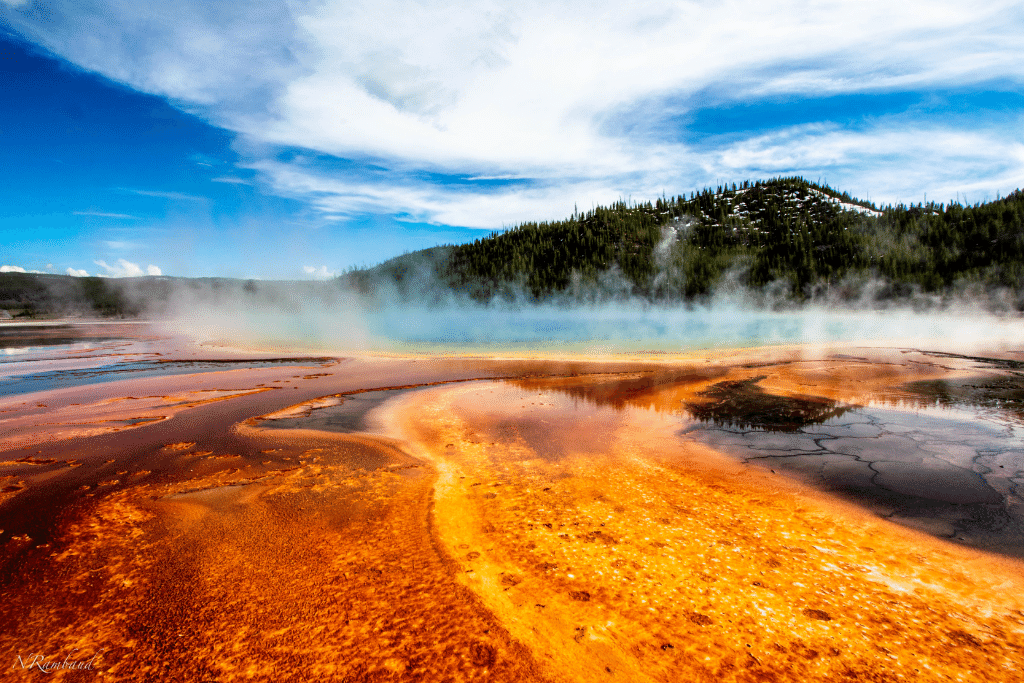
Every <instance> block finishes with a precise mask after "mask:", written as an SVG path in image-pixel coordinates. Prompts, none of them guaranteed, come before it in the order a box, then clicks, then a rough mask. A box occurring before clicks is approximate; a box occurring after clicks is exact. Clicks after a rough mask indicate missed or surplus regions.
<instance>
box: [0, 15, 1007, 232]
mask: <svg viewBox="0 0 1024 683" xmlns="http://www.w3.org/2000/svg"><path fill="white" fill-rule="evenodd" d="M5 2H7V4H8V5H10V4H11V2H10V0H5ZM39 4H44V5H46V6H48V8H49V10H50V11H47V12H33V11H27V10H26V11H20V10H16V9H2V8H0V15H2V16H3V18H4V19H5V20H6V21H7V23H8V24H9V25H10V26H12V27H13V28H14V29H15V30H17V31H19V32H21V33H22V34H23V35H25V36H27V37H28V38H29V39H31V40H33V41H36V42H37V43H39V44H41V45H43V46H44V47H46V48H47V49H49V50H52V51H53V52H55V53H57V54H59V55H60V56H62V57H64V58H65V59H68V60H70V61H72V62H74V63H76V64H78V65H80V66H82V67H83V68H86V69H89V70H92V71H96V72H98V73H101V74H103V75H104V76H107V77H109V78H112V79H114V80H117V81H120V82H122V83H125V84H128V85H129V86H131V87H133V88H136V89H138V90H141V91H143V92H147V93H154V94H157V95H161V96H164V97H167V98H169V99H170V100H171V101H173V102H175V103H176V104H178V105H179V106H181V107H183V108H185V109H187V110H188V111H191V112H194V113H197V114H199V115H201V116H203V117H205V118H206V119H207V120H209V121H211V122H213V123H214V124H216V125H219V126H223V127H225V128H228V129H230V130H232V131H234V132H235V133H236V134H237V135H238V136H239V145H238V148H239V149H241V150H244V153H245V154H246V155H248V159H247V166H249V167H250V168H251V169H253V170H256V171H257V172H258V173H259V175H260V176H261V180H262V181H265V183H261V185H265V187H267V188H269V189H270V190H271V191H274V192H278V193H281V194H284V195H286V196H289V197H294V198H298V199H302V200H304V201H307V202H309V203H310V204H311V205H313V206H314V207H316V208H318V209H319V210H321V211H323V212H324V213H325V214H327V215H338V214H340V215H345V214H347V213H351V212H358V211H384V212H391V213H403V214H407V215H409V216H413V217H416V219H417V220H425V221H430V222H436V223H450V224H458V225H470V226H481V227H499V226H500V225H501V224H508V223H510V222H516V221H518V220H523V219H526V218H550V217H552V216H553V215H554V216H557V215H560V213H564V212H565V211H564V208H563V209H562V210H561V211H560V212H555V213H554V214H552V213H543V214H542V213H540V212H542V211H553V210H554V209H555V205H556V204H558V205H560V206H563V207H564V206H571V205H572V204H573V203H579V204H580V205H581V206H589V205H590V204H591V203H592V202H603V201H608V200H609V198H610V199H615V198H618V197H625V196H628V195H633V196H639V197H643V198H650V197H652V196H656V195H660V194H661V193H662V191H667V192H668V193H670V194H671V193H672V192H674V191H683V190H687V189H690V188H693V187H695V186H700V185H703V184H705V183H714V182H715V181H716V180H718V179H722V180H725V179H730V180H738V179H743V178H745V177H759V176H764V175H770V174H774V173H782V174H789V173H794V172H801V173H805V174H807V175H809V176H811V177H813V178H817V177H819V176H821V175H827V176H828V177H829V179H830V180H831V181H833V183H834V184H836V185H840V184H842V183H844V182H845V183H850V182H854V183H856V184H858V186H859V187H864V188H865V189H869V190H870V191H871V192H872V195H873V196H875V197H878V198H879V199H895V198H896V197H895V196H893V195H896V194H901V195H903V196H916V195H918V194H920V193H921V192H922V191H935V192H939V191H941V190H942V189H944V188H946V187H947V186H949V185H950V183H952V179H953V178H954V177H955V176H957V175H960V176H961V177H970V178H972V179H974V181H975V182H976V183H978V184H979V186H985V187H987V188H988V189H989V190H991V191H993V192H994V191H995V190H999V189H1003V190H1005V189H1009V186H1012V184H1013V183H1015V182H1019V178H1020V177H1021V176H1022V171H1024V160H1022V159H1021V158H1020V156H1019V154H1018V152H1017V151H1016V150H1017V149H1018V148H1019V146H1020V144H1021V143H1022V141H1024V138H1022V136H1021V133H1020V130H1021V128H1020V126H1019V125H1018V122H1016V121H1014V122H1009V123H1007V122H1004V123H1003V124H1002V126H1001V127H999V126H993V127H989V128H988V129H986V130H983V131H981V132H979V133H976V134H968V132H967V131H970V130H971V129H976V128H978V126H976V125H974V124H965V123H964V121H963V120H954V119H943V120H941V121H939V122H938V123H936V122H934V121H931V122H921V121H917V120H910V121H907V120H891V119H886V118H885V117H879V118H870V120H865V121H862V122H859V124H858V125H857V126H854V127H850V126H847V127H845V128H837V127H836V125H834V124H835V122H832V121H828V120H821V121H819V122H817V124H814V123H812V124H807V125H801V126H795V127H793V126H787V127H782V128H779V127H774V128H773V129H772V130H770V131H769V132H767V133H766V132H765V131H764V130H759V131H756V132H752V131H746V132H744V131H740V132H738V133H736V134H734V135H732V136H731V137H728V139H723V140H722V141H717V142H715V143H714V144H712V145H711V146H708V145H706V144H698V143H697V142H695V141H694V140H693V139H692V136H689V135H688V134H687V126H688V121H690V119H691V118H692V116H693V114H694V112H697V111H700V110H702V109H707V108H715V107H719V106H724V105H729V104H734V103H743V102H752V101H763V100H766V99H769V100H770V99H776V100H777V99H779V98H789V99H790V100H793V101H795V102H797V105H795V106H799V100H800V99H801V98H820V97H824V96H829V95H844V94H862V95H865V96H871V95H875V94H879V93H886V92H907V91H928V90H935V89H939V90H941V89H964V88H967V89H970V88H991V87H1002V86H998V85H996V86H993V85H992V84H999V83H1004V84H1007V83H1008V84H1010V85H1007V86H1005V87H1006V88H1009V89H1010V90H1014V89H1017V90H1019V86H1018V85H1013V84H1019V83H1020V79H1021V76H1020V75H1021V74H1022V73H1024V31H1021V30H1020V27H1021V25H1022V22H1024V8H1022V6H1021V4H1020V3H1019V2H1017V1H1016V0H994V1H993V2H989V3H985V4H984V5H981V6H968V5H966V4H964V3H962V2H954V1H952V0H932V1H930V2H928V3H927V4H926V5H922V4H921V3H896V4H894V3H892V2H888V1H887V0H864V1H863V2H858V3H850V2H841V1H840V0H825V1H823V2H816V3H807V2H804V1H803V0H780V1H779V2H772V3H764V2H759V1H755V0H724V1H716V2H711V1H710V0H697V1H694V2H686V3H682V2H676V1H669V0H652V1H649V2H643V3H639V2H621V1H614V2H613V1H612V0H598V1H597V2H588V3H583V2H578V1H575V0H566V1H561V2H559V1H554V2H552V1H550V0H544V1H543V2H542V1H540V0H524V1H523V2H520V3H516V5H515V6H514V7H513V6H511V5H508V4H507V3H499V2H496V1H495V0H469V1H466V2H459V3H454V4H453V3H451V2H442V1H441V0H415V1H414V0H362V1H360V0H346V1H344V2H343V1H342V0H316V1H315V2H313V1H310V2H302V1H299V0H290V1H287V2H286V1H285V0H278V1H277V2H268V3H259V6H258V7H254V6H253V5H252V3H242V2H236V3H207V2H200V1H199V0H173V1H171V0H169V1H168V2H165V3H156V4H154V3H125V2H120V1H118V0H97V1H96V2H91V3H80V2H74V1H73V0H46V1H43V0H41V3H39ZM253 65H258V67H259V68H253ZM815 126H817V127H815ZM918 135H937V136H938V137H939V138H941V139H953V140H954V142H955V141H957V139H960V138H964V139H965V138H971V139H972V140H973V141H974V142H975V143H979V144H980V146H976V147H971V146H969V145H958V146H957V147H956V150H955V152H953V151H944V150H935V149H931V150H925V151H926V152H927V155H926V160H925V161H921V162H920V163H917V164H915V163H914V161H915V159H916V158H917V157H916V155H917V154H918V153H919V152H921V151H922V148H923V147H926V145H925V144H923V143H922V142H921V141H920V140H918V139H916V136H918ZM887 145H888V147H886V146H887ZM281 148H290V149H293V150H294V149H301V150H305V151H308V152H310V154H307V155H305V156H297V155H281V154H279V152H280V151H281ZM1003 149H1011V150H1013V151H1012V154H1011V155H1010V158H1009V159H1007V160H1003V161H1000V160H999V159H998V151H999V150H1003ZM323 155H333V156H335V157H341V158H344V159H348V160H352V161H354V162H358V164H362V165H361V166H358V167H357V168H355V169H354V170H353V169H352V168H349V167H345V168H343V169H340V170H339V168H338V167H337V165H335V164H318V163H316V158H317V157H318V156H323ZM908 166H909V169H908V168H907V167H908ZM901 167H902V168H904V169H905V170H908V172H907V173H902V174H901V173H900V172H899V169H900V168H901ZM369 168H373V169H377V170H382V172H376V171H374V172H370V171H368V170H367V169H369ZM965 174H969V175H965ZM438 176H445V177H446V178H447V177H449V176H453V177H457V178H458V179H459V183H461V184H459V183H454V184H453V182H451V181H450V180H447V179H441V180H438ZM723 176H724V177H723ZM485 177H486V178H510V179H515V180H514V181H510V182H508V183H506V184H504V185H501V184H500V183H498V184H497V186H496V185H495V183H494V182H493V181H486V180H482V178H485ZM472 178H476V179H477V180H470V179H472ZM893 180H896V181H898V186H897V189H895V190H893V191H892V192H891V193H890V194H889V196H885V195H886V193H887V192H888V188H887V187H885V185H886V183H889V182H890V181H893ZM218 181H219V182H237V181H236V180H234V179H232V178H231V177H230V176H224V177H222V178H219V179H218ZM1008 184H1009V186H1008ZM844 189H845V188H844ZM851 189H853V188H851ZM135 192H136V193H137V194H141V195H148V196H159V197H166V198H168V199H177V200H198V199H202V198H201V197H196V196H193V195H184V194H179V193H168V192H158V191H141V190H136V191H135ZM557 197H561V200H560V203H559V202H557V201H556V199H555V198H557ZM502 206H504V207H505V208H504V209H503V210H502V209H501V207H502ZM531 212H535V213H531Z"/></svg>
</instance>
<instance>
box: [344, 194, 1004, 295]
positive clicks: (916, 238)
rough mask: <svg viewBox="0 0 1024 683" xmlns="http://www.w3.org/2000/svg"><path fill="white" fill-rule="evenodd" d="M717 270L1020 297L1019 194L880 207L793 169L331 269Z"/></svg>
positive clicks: (405, 285) (648, 276) (665, 286)
mask: <svg viewBox="0 0 1024 683" xmlns="http://www.w3.org/2000/svg"><path fill="white" fill-rule="evenodd" d="M726 275H728V276H729V278H730V280H731V281H732V282H735V283H738V284H740V285H742V286H745V287H747V288H750V289H753V290H758V289H763V288H765V287H768V286H773V287H774V288H775V289H778V288H779V285H780V284H781V285H782V288H783V289H784V290H785V293H786V295H787V296H788V297H790V298H791V299H793V300H796V301H800V300H806V299H807V298H809V297H812V296H814V295H815V294H816V292H818V291H820V290H821V289H822V288H825V289H831V288H832V287H833V285H834V284H837V283H838V284H840V285H841V286H847V287H848V286H849V282H850V281H851V279H852V280H860V281H864V280H866V279H872V280H873V281H874V282H876V284H879V285H880V286H879V287H877V288H876V290H877V292H879V293H880V294H879V295H880V296H887V297H901V296H906V295H908V294H909V293H910V292H913V291H922V292H929V293H935V294H942V293H948V292H949V291H951V290H952V289H953V288H955V287H960V288H964V287H970V286H973V287H975V288H976V289H977V288H979V287H980V288H982V289H985V290H988V291H992V290H994V289H998V288H1002V289H1004V290H1008V291H1011V292H1014V293H1015V295H1016V298H1017V299H1018V300H1019V299H1020V296H1021V294H1022V290H1024V194H1022V193H1021V192H1020V191H1017V192H1015V193H1013V194H1012V195H1010V196H1008V197H1006V198H1002V199H999V200H996V201H994V202H989V203H986V204H976V205H974V206H963V205H960V204H949V205H943V204H927V205H924V204H918V205H916V206H915V205H912V206H904V205H899V206H895V207H893V206H887V207H884V208H881V209H880V208H878V207H875V206H874V205H872V204H870V203H868V202H863V201H860V200H857V199H854V198H852V197H850V196H849V195H848V194H846V193H840V192H838V191H836V190H833V189H832V188H829V187H827V186H824V185H819V184H816V183H811V182H809V181H807V180H804V179H803V178H777V179H773V180H768V181H757V182H745V183H743V184H742V185H739V186H737V185H732V186H725V187H718V188H715V189H710V188H709V189H705V190H703V191H701V192H699V193H692V194H691V195H690V196H689V197H685V196H679V197H673V198H668V199H665V198H662V199H658V200H657V201H655V202H654V203H650V202H648V203H641V204H632V205H629V204H626V203H623V202H619V203H616V204H613V205H612V206H610V207H597V208H595V209H592V210H591V211H589V212H587V213H583V214H574V215H573V216H571V217H569V218H567V219H565V220H562V221H554V222H545V223H524V224H522V225H519V226H517V227H515V228H512V229H510V230H508V231H506V232H502V233H492V234H491V235H489V236H488V237H485V238H483V239H478V240H476V241H474V242H472V243H469V244H462V245H449V246H446V247H436V248H434V249H430V250H425V251H421V252H413V253H411V254H407V255H405V256H401V257H398V258H395V259H391V260H390V261H387V262H385V263H383V264H381V265H380V266H377V267H375V268H370V269H366V270H359V271H354V272H351V273H348V274H346V275H345V276H343V278H342V280H343V282H345V283H347V284H348V285H351V286H353V287H355V288H356V289H358V290H359V291H361V292H363V293H364V294H372V293H373V292H378V291H387V292H389V293H393V294H397V295H399V296H401V297H403V298H405V297H408V296H413V297H415V296H423V295H424V294H423V292H424V291H427V292H428V293H429V295H433V296H437V291H436V290H435V289H431V288H430V287H428V286H426V284H425V283H432V284H435V285H437V286H439V287H440V288H441V289H442V290H443V291H447V292H450V293H452V292H453V293H458V294H460V295H463V296H469V297H471V298H473V299H476V300H478V301H488V300H490V299H492V298H494V297H503V298H517V297H523V296H526V297H527V298H530V299H535V300H544V299H550V298H552V297H563V298H565V297H567V298H569V299H576V300H578V299H587V298H593V297H605V296H615V295H619V294H625V295H630V296H639V297H643V298H646V299H649V300H652V301H666V300H667V301H673V300H694V299H700V298H702V297H706V296H707V295H709V293H711V292H712V291H713V290H714V288H715V287H716V285H718V284H719V283H720V282H721V281H722V279H723V277H724V276H726ZM413 283H416V284H413ZM852 295H853V293H852V291H851V292H850V296H852Z"/></svg>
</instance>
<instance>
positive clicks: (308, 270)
mask: <svg viewBox="0 0 1024 683" xmlns="http://www.w3.org/2000/svg"><path fill="white" fill-rule="evenodd" d="M302 272H303V273H305V274H306V275H310V276H312V277H314V278H317V279H320V280H327V279H329V278H332V277H337V275H338V271H336V270H327V266H320V267H319V268H317V267H316V266H302Z"/></svg>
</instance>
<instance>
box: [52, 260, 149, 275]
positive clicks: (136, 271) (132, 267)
mask: <svg viewBox="0 0 1024 683" xmlns="http://www.w3.org/2000/svg"><path fill="white" fill-rule="evenodd" d="M93 263H95V264H96V265H97V266H99V267H100V268H102V269H103V270H104V271H106V272H104V273H100V275H101V276H102V277H140V276H142V275H162V274H163V272H162V271H161V270H160V269H159V268H157V267H156V266H154V265H149V266H147V267H146V270H143V269H142V268H141V267H140V266H139V265H138V264H137V263H132V262H130V261H127V260H125V259H123V258H121V259H117V264H116V265H113V266H111V265H108V264H107V262H106V261H103V260H96V261H93ZM69 270H70V269H69ZM69 274H71V273H69Z"/></svg>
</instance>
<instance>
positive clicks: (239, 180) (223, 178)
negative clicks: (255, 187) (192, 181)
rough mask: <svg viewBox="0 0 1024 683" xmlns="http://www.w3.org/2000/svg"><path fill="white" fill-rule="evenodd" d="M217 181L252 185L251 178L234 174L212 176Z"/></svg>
mask: <svg viewBox="0 0 1024 683" xmlns="http://www.w3.org/2000/svg"><path fill="white" fill-rule="evenodd" d="M210 180H212V181H213V182H215V183H229V184H231V185H252V181H251V180H246V179H245V178H235V177H233V176H221V177H220V178H210Z"/></svg>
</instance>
